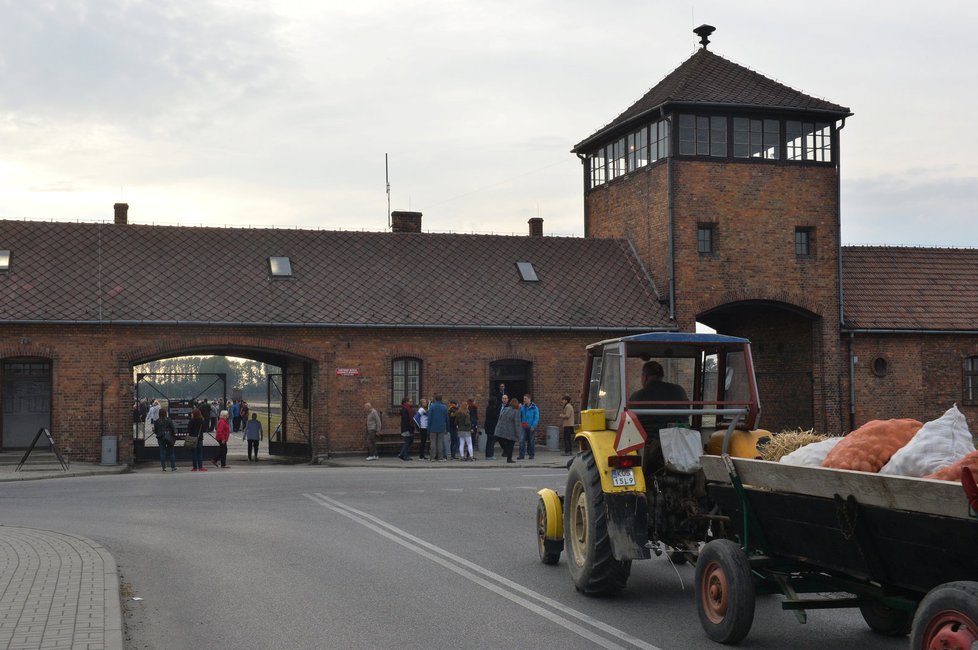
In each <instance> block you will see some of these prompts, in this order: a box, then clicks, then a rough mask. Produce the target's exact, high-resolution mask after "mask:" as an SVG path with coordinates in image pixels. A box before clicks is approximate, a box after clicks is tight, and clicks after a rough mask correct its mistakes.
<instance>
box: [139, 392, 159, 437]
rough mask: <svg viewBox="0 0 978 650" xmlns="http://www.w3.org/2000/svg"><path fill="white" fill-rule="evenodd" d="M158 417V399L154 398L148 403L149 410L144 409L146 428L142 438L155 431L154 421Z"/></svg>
mask: <svg viewBox="0 0 978 650" xmlns="http://www.w3.org/2000/svg"><path fill="white" fill-rule="evenodd" d="M158 419H160V401H159V400H158V399H154V400H153V403H152V404H150V405H149V410H147V411H146V430H145V435H144V436H143V437H144V438H146V437H148V436H149V434H150V433H154V434H155V433H156V421H157V420H158Z"/></svg>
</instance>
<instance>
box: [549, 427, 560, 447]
mask: <svg viewBox="0 0 978 650" xmlns="http://www.w3.org/2000/svg"><path fill="white" fill-rule="evenodd" d="M547 449H549V450H550V451H557V450H558V449H560V427H547Z"/></svg>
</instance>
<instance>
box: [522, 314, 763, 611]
mask: <svg viewBox="0 0 978 650" xmlns="http://www.w3.org/2000/svg"><path fill="white" fill-rule="evenodd" d="M581 404H582V410H581V425H580V427H579V429H578V431H577V433H576V437H575V440H576V445H577V449H578V451H577V453H576V455H575V456H574V458H573V459H572V460H571V462H570V463H569V464H568V475H567V486H566V490H565V492H564V496H561V495H559V494H558V493H557V492H556V491H554V490H550V489H544V490H540V492H539V495H540V500H539V503H538V506H537V517H536V519H537V542H538V547H539V553H540V559H541V561H543V562H544V563H546V564H557V563H558V562H559V559H560V555H561V552H563V551H566V552H567V566H568V568H569V569H570V574H571V578H572V579H573V581H574V585H575V587H576V588H577V590H578V591H581V592H583V593H585V594H593V595H604V594H612V593H616V592H618V591H620V590H621V589H622V588H624V586H625V583H626V581H627V580H628V576H629V573H630V571H631V563H632V560H640V559H647V558H650V557H651V556H652V554H653V553H655V554H656V555H661V554H662V553H663V552H665V553H668V554H669V556H670V557H671V558H672V559H673V561H675V562H684V561H687V560H690V561H695V560H696V558H697V556H698V554H699V550H700V548H701V547H702V546H703V544H704V543H705V542H707V541H709V540H712V539H724V538H728V537H730V536H731V534H732V533H731V531H730V526H729V524H730V521H729V518H728V517H726V516H724V515H723V514H722V513H721V512H720V511H719V509H718V508H717V507H716V506H715V505H714V504H713V503H712V502H711V500H710V498H709V496H708V494H707V490H706V480H705V478H704V474H703V472H702V470H701V468H700V464H699V457H700V456H701V455H702V454H703V452H704V449H705V448H706V447H707V446H708V445H709V444H710V442H711V440H713V441H714V444H719V445H722V446H723V447H724V448H723V449H721V451H722V453H724V454H729V455H730V456H735V457H736V456H741V457H749V458H753V457H755V456H756V455H757V444H758V441H759V440H761V439H762V436H763V435H764V434H766V432H760V431H758V430H756V426H757V422H758V417H759V415H760V403H759V401H758V396H757V385H756V381H755V378H754V369H753V362H752V359H751V352H750V343H749V342H748V341H747V340H746V339H743V338H736V337H731V336H722V335H717V334H682V333H663V332H655V333H648V334H638V335H635V336H628V337H623V338H617V339H611V340H607V341H601V342H600V343H595V344H592V345H590V346H588V348H587V364H586V372H585V380H584V386H583V390H582V399H581ZM721 441H722V442H721Z"/></svg>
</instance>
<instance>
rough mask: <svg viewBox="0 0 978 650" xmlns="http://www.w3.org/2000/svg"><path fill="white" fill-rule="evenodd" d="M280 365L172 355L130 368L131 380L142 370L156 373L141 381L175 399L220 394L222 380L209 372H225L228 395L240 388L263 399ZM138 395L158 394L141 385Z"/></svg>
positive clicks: (248, 395) (245, 394)
mask: <svg viewBox="0 0 978 650" xmlns="http://www.w3.org/2000/svg"><path fill="white" fill-rule="evenodd" d="M280 372H281V369H280V368H278V367H277V366H271V365H268V364H265V363H262V362H260V361H252V360H250V359H239V358H235V357H223V356H208V357H173V358H170V359H160V360H158V361H151V362H149V363H144V364H142V365H139V366H136V367H135V368H133V380H134V381H135V380H136V377H137V376H138V375H140V374H143V373H150V374H155V375H156V376H154V377H146V378H145V379H144V381H146V382H151V383H152V384H153V385H154V386H156V387H157V388H158V389H159V390H160V391H162V392H163V393H164V394H165V395H167V396H168V397H172V398H175V399H179V398H190V397H198V396H199V397H205V398H207V399H213V398H215V397H219V396H222V388H223V387H222V386H221V382H220V381H219V380H218V381H215V379H216V378H215V377H212V376H210V375H213V374H221V373H223V374H224V375H226V376H227V397H228V398H230V397H231V393H232V391H233V390H234V389H238V390H240V391H241V395H242V397H243V398H244V399H246V400H264V398H265V397H266V395H267V390H268V387H267V382H268V379H267V378H268V375H269V374H273V375H274V374H278V373H280ZM139 394H140V397H157V395H155V391H154V390H152V389H149V388H141V389H140V391H139Z"/></svg>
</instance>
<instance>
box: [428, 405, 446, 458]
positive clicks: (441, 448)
mask: <svg viewBox="0 0 978 650" xmlns="http://www.w3.org/2000/svg"><path fill="white" fill-rule="evenodd" d="M428 434H429V435H430V436H431V447H432V449H433V450H434V451H433V452H432V453H431V460H441V461H447V460H448V407H447V406H445V403H444V402H442V401H441V395H435V399H434V401H433V402H431V406H429V407H428Z"/></svg>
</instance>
